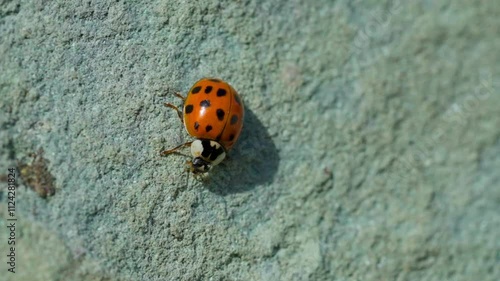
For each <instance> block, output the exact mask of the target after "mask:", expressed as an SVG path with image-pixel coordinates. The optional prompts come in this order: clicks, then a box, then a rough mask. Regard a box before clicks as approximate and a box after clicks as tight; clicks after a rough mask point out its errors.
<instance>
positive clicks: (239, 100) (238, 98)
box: [234, 94, 241, 105]
mask: <svg viewBox="0 0 500 281" xmlns="http://www.w3.org/2000/svg"><path fill="white" fill-rule="evenodd" d="M234 99H235V100H236V102H237V103H238V104H239V105H241V99H240V95H238V94H235V95H234Z"/></svg>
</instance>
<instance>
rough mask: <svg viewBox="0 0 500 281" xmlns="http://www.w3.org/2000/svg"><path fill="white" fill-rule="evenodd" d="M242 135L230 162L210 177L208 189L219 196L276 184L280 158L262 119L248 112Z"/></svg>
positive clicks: (218, 168) (227, 159) (222, 164)
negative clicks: (271, 183) (262, 185)
mask: <svg viewBox="0 0 500 281" xmlns="http://www.w3.org/2000/svg"><path fill="white" fill-rule="evenodd" d="M243 122H244V123H243V130H242V132H241V135H240V137H239V139H238V141H237V143H236V144H235V146H234V147H233V149H232V150H231V151H229V153H228V155H227V156H226V159H225V160H224V161H222V163H221V164H219V165H218V166H217V167H215V168H214V169H213V170H212V171H211V174H210V179H209V181H208V182H207V184H206V185H207V187H208V189H209V190H210V191H212V192H215V193H218V194H222V195H224V194H231V193H240V192H245V191H248V190H251V189H253V188H255V187H256V186H257V185H261V184H266V183H270V182H272V180H273V178H274V175H275V174H276V171H277V170H278V165H279V161H280V159H279V154H278V150H277V148H276V145H275V144H274V143H273V141H272V139H271V136H270V135H269V133H268V132H267V130H266V128H265V127H264V125H262V123H261V122H260V121H259V119H258V118H257V117H256V116H255V114H253V112H252V111H250V110H249V109H245V120H244V121H243Z"/></svg>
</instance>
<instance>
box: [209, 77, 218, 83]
mask: <svg viewBox="0 0 500 281" xmlns="http://www.w3.org/2000/svg"><path fill="white" fill-rule="evenodd" d="M208 81H212V82H217V83H220V82H221V80H219V79H215V78H212V79H208Z"/></svg>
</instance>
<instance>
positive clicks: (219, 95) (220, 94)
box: [217, 89, 227, 97]
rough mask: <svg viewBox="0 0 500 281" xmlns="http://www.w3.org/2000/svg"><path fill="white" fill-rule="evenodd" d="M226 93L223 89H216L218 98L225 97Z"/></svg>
mask: <svg viewBox="0 0 500 281" xmlns="http://www.w3.org/2000/svg"><path fill="white" fill-rule="evenodd" d="M226 93H227V92H226V90H224V89H218V90H217V96H218V97H223V96H225V95H226Z"/></svg>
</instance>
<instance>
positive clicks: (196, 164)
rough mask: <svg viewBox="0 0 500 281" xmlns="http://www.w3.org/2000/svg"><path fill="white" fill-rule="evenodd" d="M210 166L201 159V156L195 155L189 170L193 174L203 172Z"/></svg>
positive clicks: (210, 166)
mask: <svg viewBox="0 0 500 281" xmlns="http://www.w3.org/2000/svg"><path fill="white" fill-rule="evenodd" d="M211 168H212V165H210V163H209V162H207V161H205V160H203V159H202V158H201V157H195V158H194V159H193V161H192V162H191V172H193V173H194V174H203V173H206V172H208V171H210V169H211Z"/></svg>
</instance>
